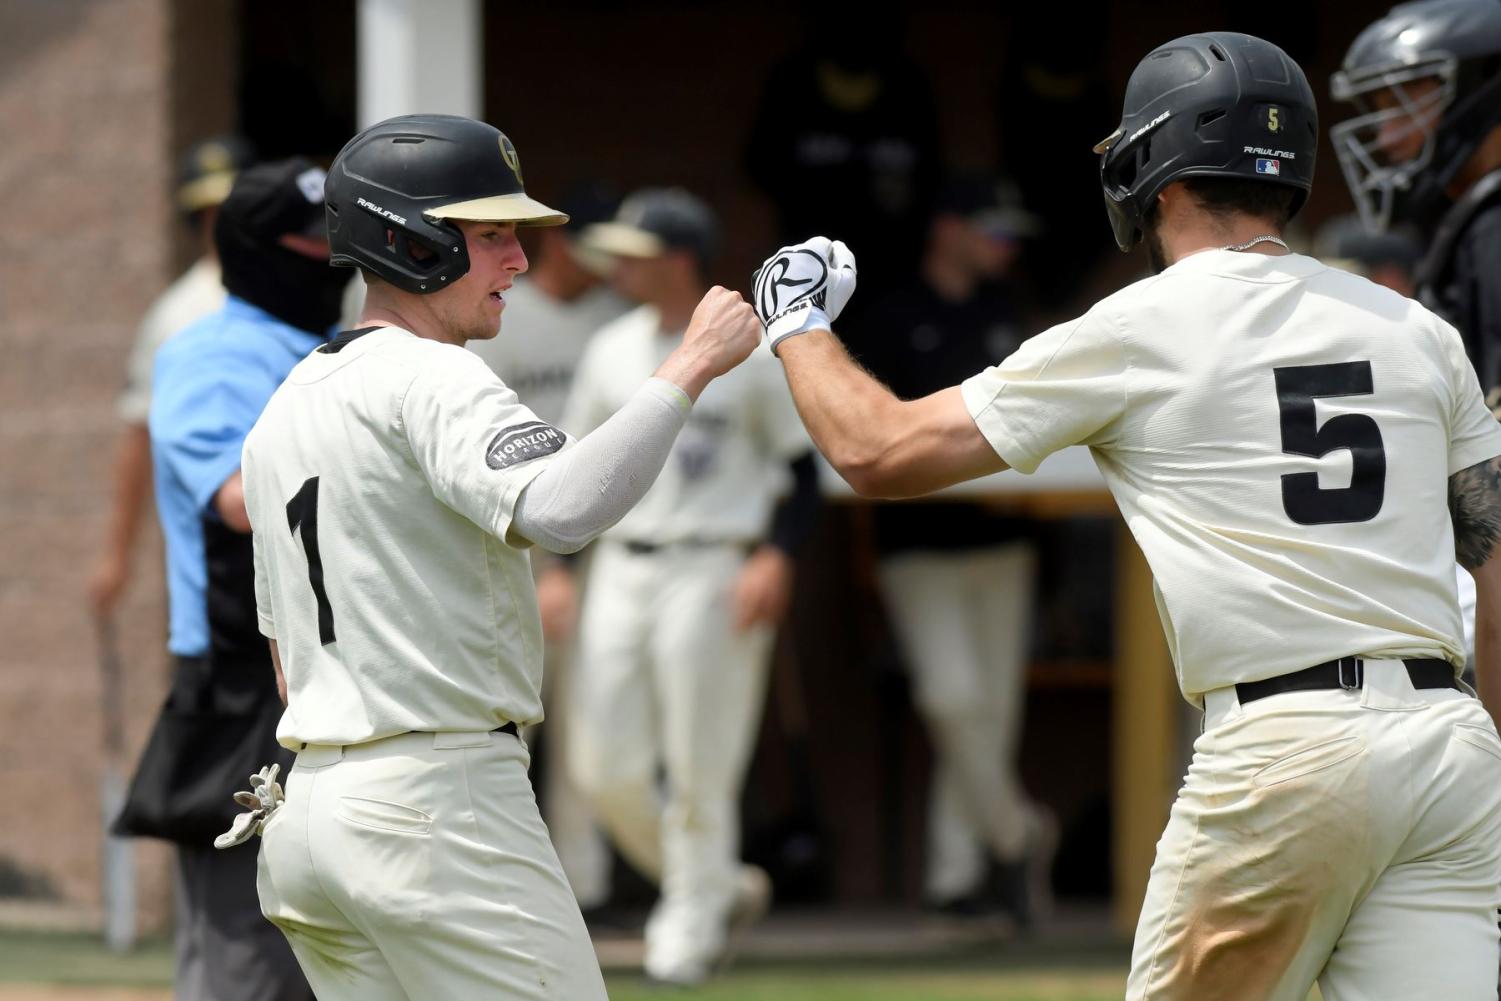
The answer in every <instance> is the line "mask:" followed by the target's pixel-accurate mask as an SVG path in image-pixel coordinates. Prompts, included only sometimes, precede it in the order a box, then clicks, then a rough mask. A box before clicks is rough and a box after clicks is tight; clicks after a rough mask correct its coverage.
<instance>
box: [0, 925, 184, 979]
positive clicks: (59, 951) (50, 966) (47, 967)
mask: <svg viewBox="0 0 1501 1001" xmlns="http://www.w3.org/2000/svg"><path fill="white" fill-rule="evenodd" d="M0 982H8V983H40V984H90V985H109V986H112V987H158V986H161V987H170V986H171V984H172V944H171V943H170V942H168V941H165V940H160V939H158V940H152V941H149V942H144V943H142V944H141V945H140V946H139V947H138V948H137V949H136V950H135V951H134V952H130V953H126V954H125V955H118V954H116V953H113V952H110V951H109V950H108V949H106V948H104V944H103V943H102V942H101V941H100V939H99V938H98V937H97V936H92V935H61V934H49V933H40V932H13V931H0Z"/></svg>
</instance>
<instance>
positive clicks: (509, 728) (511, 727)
mask: <svg viewBox="0 0 1501 1001" xmlns="http://www.w3.org/2000/svg"><path fill="white" fill-rule="evenodd" d="M427 732H429V731H427V730H407V731H406V733H427ZM490 732H491V733H509V734H510V735H511V736H512V737H515V738H517V739H518V740H519V739H521V738H520V731H518V730H517V729H516V724H515V723H502V724H501V725H500V726H497V727H496V728H495V729H493V730H491V731H490ZM405 735H406V734H405V733H398V734H392V736H396V737H403V736H405ZM383 739H384V738H383ZM359 746H360V745H359V744H345V745H344V746H343V747H342V748H341V750H348V749H349V748H351V747H359ZM302 749H303V750H304V751H306V750H307V743H306V742H304V743H303V745H302Z"/></svg>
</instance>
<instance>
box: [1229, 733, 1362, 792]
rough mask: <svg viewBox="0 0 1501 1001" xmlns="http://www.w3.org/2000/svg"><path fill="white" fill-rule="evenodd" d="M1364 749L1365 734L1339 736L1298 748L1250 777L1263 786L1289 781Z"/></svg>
mask: <svg viewBox="0 0 1501 1001" xmlns="http://www.w3.org/2000/svg"><path fill="white" fill-rule="evenodd" d="M1364 750H1365V738H1364V737H1362V736H1360V735H1359V734H1356V735H1353V736H1349V737H1336V738H1334V739H1333V740H1326V741H1324V742H1323V743H1321V744H1314V745H1313V746H1312V747H1303V748H1299V749H1298V750H1296V751H1293V752H1292V753H1291V754H1288V755H1287V756H1285V757H1282V758H1278V759H1277V760H1276V761H1273V762H1272V763H1271V764H1269V765H1267V766H1266V767H1264V768H1262V769H1261V771H1259V772H1257V773H1256V774H1255V775H1253V776H1252V777H1251V782H1252V784H1254V785H1256V786H1259V787H1261V788H1263V789H1264V788H1266V787H1267V786H1274V785H1277V784H1278V783H1279V782H1289V781H1291V780H1292V779H1297V778H1302V777H1303V776H1305V775H1312V774H1313V773H1314V772H1320V771H1323V770H1324V769H1326V768H1333V767H1334V766H1335V765H1337V764H1339V763H1340V762H1342V761H1348V760H1349V759H1350V758H1353V757H1355V756H1356V755H1357V754H1359V753H1360V752H1362V751H1364Z"/></svg>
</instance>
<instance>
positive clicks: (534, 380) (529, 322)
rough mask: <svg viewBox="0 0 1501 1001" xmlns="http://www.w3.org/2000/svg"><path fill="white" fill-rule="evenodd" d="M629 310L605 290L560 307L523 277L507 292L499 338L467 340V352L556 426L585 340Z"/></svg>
mask: <svg viewBox="0 0 1501 1001" xmlns="http://www.w3.org/2000/svg"><path fill="white" fill-rule="evenodd" d="M629 308H630V307H629V305H628V304H627V303H626V302H625V300H623V299H621V298H620V296H618V295H616V294H615V293H614V292H612V291H611V290H610V289H608V288H606V287H604V286H598V287H595V288H592V289H590V290H589V291H587V292H585V293H584V294H583V295H581V296H579V297H578V298H577V299H575V300H573V301H572V302H561V301H559V300H557V299H554V298H553V297H552V296H550V295H548V294H547V293H546V292H543V291H541V290H540V289H538V288H537V286H536V284H535V283H534V282H531V281H528V280H527V278H526V276H525V275H521V276H518V277H517V279H516V284H514V285H512V286H511V289H510V291H508V292H506V308H505V312H504V313H502V314H501V319H500V333H499V334H497V335H496V336H495V337H492V338H490V339H489V340H487V341H470V342H469V350H470V351H473V352H474V353H475V354H477V355H479V356H480V357H481V358H483V359H484V360H485V364H487V365H489V366H490V369H491V370H492V371H493V372H494V373H495V374H496V375H498V376H500V378H501V379H502V380H503V381H504V382H505V384H506V385H507V386H509V387H511V389H513V390H514V391H515V392H516V395H517V396H519V397H520V398H521V402H522V403H525V404H526V405H527V406H528V407H530V408H531V409H532V410H533V411H535V412H536V414H537V416H538V417H540V418H542V419H543V420H545V421H551V422H553V423H556V422H558V421H561V420H562V419H563V408H564V406H565V405H566V404H567V402H568V390H569V387H570V386H571V385H572V384H573V373H574V370H575V369H576V368H577V367H578V363H579V358H581V357H582V356H583V354H584V348H585V347H587V346H588V343H589V338H590V337H592V336H593V335H594V332H595V331H597V330H599V329H600V328H601V327H603V326H605V324H607V323H609V322H610V321H611V320H614V319H616V318H617V317H619V316H620V315H621V314H622V313H624V312H625V311H626V310H627V309H629ZM648 374H649V373H648Z"/></svg>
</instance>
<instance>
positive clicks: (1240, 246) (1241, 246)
mask: <svg viewBox="0 0 1501 1001" xmlns="http://www.w3.org/2000/svg"><path fill="white" fill-rule="evenodd" d="M1258 243H1275V244H1276V245H1277V246H1279V247H1281V248H1282V249H1283V250H1287V249H1288V246H1287V244H1285V243H1283V242H1282V239H1281V237H1276V236H1273V235H1272V234H1270V233H1267V234H1266V235H1265V236H1258V237H1256V238H1254V239H1251V240H1247V241H1246V242H1245V243H1237V244H1235V245H1233V246H1231V245H1229V244H1227V245H1225V246H1223V247H1221V248H1220V249H1221V250H1250V249H1251V248H1252V247H1254V246H1256V245H1257V244H1258Z"/></svg>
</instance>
